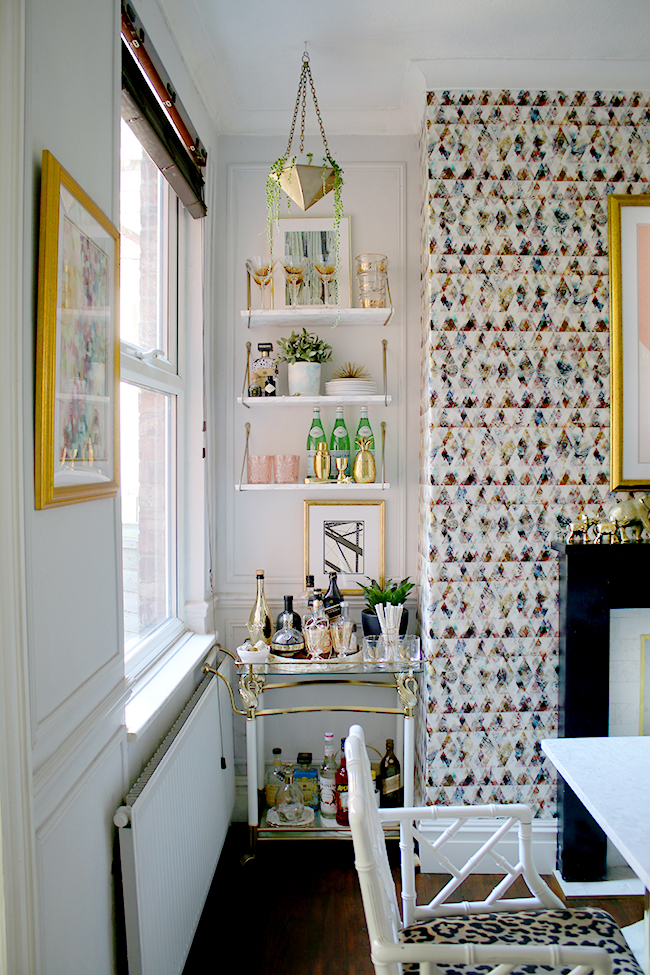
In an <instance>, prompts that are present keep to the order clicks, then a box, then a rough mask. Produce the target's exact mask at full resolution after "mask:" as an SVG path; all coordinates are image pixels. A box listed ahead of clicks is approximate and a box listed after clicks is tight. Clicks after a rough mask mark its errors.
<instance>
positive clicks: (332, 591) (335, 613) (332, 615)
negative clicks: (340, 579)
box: [323, 572, 343, 623]
mask: <svg viewBox="0 0 650 975" xmlns="http://www.w3.org/2000/svg"><path fill="white" fill-rule="evenodd" d="M328 575H329V577H330V584H329V588H328V590H327V592H326V593H325V595H324V596H323V609H324V610H325V615H326V616H327V618H328V620H329V621H330V623H331V622H332V620H335V619H338V617H339V616H340V615H341V599H342V598H343V597H342V596H341V590H340V589H339V587H338V584H337V581H336V572H329V573H328Z"/></svg>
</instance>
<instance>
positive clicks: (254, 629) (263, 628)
mask: <svg viewBox="0 0 650 975" xmlns="http://www.w3.org/2000/svg"><path fill="white" fill-rule="evenodd" d="M255 575H256V579H257V594H256V597H255V605H254V606H253V609H252V611H251V615H250V617H249V620H248V624H247V628H248V632H249V634H250V638H251V642H253V643H257V641H258V640H263V641H264V643H267V644H268V643H270V642H271V636H272V633H273V624H272V623H271V614H270V612H269V607H268V603H267V602H266V596H265V595H264V569H258V570H257V572H256V574H255Z"/></svg>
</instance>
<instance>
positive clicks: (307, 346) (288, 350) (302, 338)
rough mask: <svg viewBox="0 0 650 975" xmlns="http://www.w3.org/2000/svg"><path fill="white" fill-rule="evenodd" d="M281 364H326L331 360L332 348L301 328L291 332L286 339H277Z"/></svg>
mask: <svg viewBox="0 0 650 975" xmlns="http://www.w3.org/2000/svg"><path fill="white" fill-rule="evenodd" d="M278 347H279V349H280V354H279V356H278V359H279V360H280V361H281V362H328V361H329V360H330V359H331V358H332V346H331V345H328V344H327V342H323V340H322V339H319V338H318V336H317V335H312V334H311V333H309V332H308V331H307V329H306V328H303V330H302V332H292V333H291V335H290V336H289V338H288V339H278Z"/></svg>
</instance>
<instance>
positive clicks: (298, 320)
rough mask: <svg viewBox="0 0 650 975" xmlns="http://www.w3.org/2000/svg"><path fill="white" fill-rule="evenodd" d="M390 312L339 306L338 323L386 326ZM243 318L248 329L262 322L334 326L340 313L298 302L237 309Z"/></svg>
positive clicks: (387, 309) (386, 309) (267, 323)
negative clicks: (291, 306) (294, 304)
mask: <svg viewBox="0 0 650 975" xmlns="http://www.w3.org/2000/svg"><path fill="white" fill-rule="evenodd" d="M392 313H393V309H392V308H341V312H340V318H339V325H385V324H386V322H387V321H388V319H389V318H390V316H391V315H392ZM240 314H241V317H242V320H243V321H244V323H245V324H248V320H249V317H250V327H251V328H261V327H262V326H263V325H287V326H290V327H291V328H295V327H296V325H304V326H305V328H310V327H313V326H317V325H330V326H331V325H335V324H336V319H337V317H338V315H339V312H338V311H337V310H336V308H325V307H323V306H318V305H316V306H314V305H299V306H298V307H296V308H264V309H257V310H254V311H247V310H245V311H242V312H240Z"/></svg>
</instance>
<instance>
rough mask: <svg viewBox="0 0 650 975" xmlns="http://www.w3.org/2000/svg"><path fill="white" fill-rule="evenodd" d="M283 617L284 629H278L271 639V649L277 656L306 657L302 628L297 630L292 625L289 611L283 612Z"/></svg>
mask: <svg viewBox="0 0 650 975" xmlns="http://www.w3.org/2000/svg"><path fill="white" fill-rule="evenodd" d="M280 615H281V616H282V617H283V621H282V629H280V630H276V631H275V633H274V634H273V639H272V640H271V650H272V651H273V653H274V654H275V655H276V656H277V657H290V658H292V659H296V658H297V659H299V660H300V659H301V658H302V659H303V660H304V659H305V657H306V656H307V655H306V653H305V640H304V637H303V635H302V630H297V629H296V628H295V627H294V626H292V625H291V616H290V615H289V613H281V614H280Z"/></svg>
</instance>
